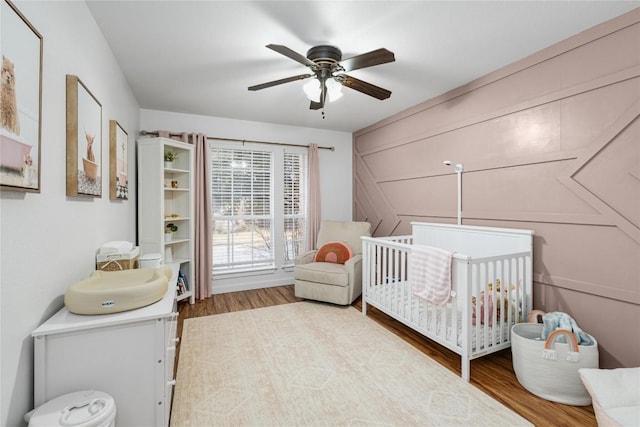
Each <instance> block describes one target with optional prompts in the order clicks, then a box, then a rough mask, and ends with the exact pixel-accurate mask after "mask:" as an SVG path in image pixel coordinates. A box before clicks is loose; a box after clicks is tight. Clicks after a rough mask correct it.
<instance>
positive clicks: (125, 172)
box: [109, 120, 129, 200]
mask: <svg viewBox="0 0 640 427" xmlns="http://www.w3.org/2000/svg"><path fill="white" fill-rule="evenodd" d="M128 145H129V141H128V139H127V132H125V130H124V129H123V128H122V126H120V123H118V122H117V121H115V120H110V121H109V197H110V198H111V200H127V199H128V198H129V167H128V165H127V159H128V156H129V150H128Z"/></svg>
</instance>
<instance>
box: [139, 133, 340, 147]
mask: <svg viewBox="0 0 640 427" xmlns="http://www.w3.org/2000/svg"><path fill="white" fill-rule="evenodd" d="M140 135H153V136H159V133H158V131H153V132H149V131H146V130H142V131H140ZM169 136H170V137H171V136H182V134H181V133H169ZM207 139H217V140H218V141H231V142H242V143H243V144H244V143H245V142H248V143H251V144H269V145H280V146H284V147H308V145H304V144H288V143H286V142H271V141H255V140H252V139H236V138H219V137H217V136H208V137H207ZM318 148H319V149H321V150H331V151H335V150H336V147H333V146H332V147H321V146H318Z"/></svg>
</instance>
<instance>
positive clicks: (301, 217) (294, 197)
mask: <svg viewBox="0 0 640 427" xmlns="http://www.w3.org/2000/svg"><path fill="white" fill-rule="evenodd" d="M306 183H307V155H306V154H295V153H285V154H284V201H283V202H284V265H293V261H294V259H295V257H296V256H297V255H298V254H301V253H302V252H303V251H304V246H305V230H306V228H305V227H306V223H307V221H306V212H307V204H306V202H307V200H306V197H305V196H306V192H305V190H306V187H307V185H306Z"/></svg>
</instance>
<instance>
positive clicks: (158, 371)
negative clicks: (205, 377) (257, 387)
mask: <svg viewBox="0 0 640 427" xmlns="http://www.w3.org/2000/svg"><path fill="white" fill-rule="evenodd" d="M174 272H175V276H176V280H177V269H174ZM169 283H170V285H169V287H168V289H167V293H166V295H165V296H164V297H163V298H162V299H161V300H160V301H158V302H156V303H154V304H152V305H149V306H146V307H142V308H139V309H137V310H131V311H125V312H121V313H114V314H104V315H95V316H83V315H77V314H73V313H70V312H69V311H68V310H67V309H66V308H62V309H61V310H60V311H58V312H57V313H56V314H54V315H53V316H52V317H51V318H50V319H49V320H47V321H46V322H45V323H43V324H42V325H41V326H40V327H38V328H37V329H36V330H35V331H33V332H32V334H31V335H32V336H33V337H34V403H35V405H36V407H37V406H39V405H41V404H43V403H44V402H46V401H48V400H51V399H53V398H55V397H57V396H60V395H63V394H66V393H71V392H75V391H79V390H88V389H94V390H99V391H102V392H105V393H107V394H109V395H111V396H112V397H113V399H114V401H115V404H116V411H117V416H116V425H117V426H157V427H165V426H167V425H169V414H170V410H171V397H172V394H173V385H174V384H175V380H174V379H173V367H174V363H175V349H176V347H175V346H176V343H177V342H178V338H176V324H177V317H178V313H177V310H176V289H175V286H173V285H171V284H172V283H176V281H174V280H173V278H172V279H171V281H170V282H169Z"/></svg>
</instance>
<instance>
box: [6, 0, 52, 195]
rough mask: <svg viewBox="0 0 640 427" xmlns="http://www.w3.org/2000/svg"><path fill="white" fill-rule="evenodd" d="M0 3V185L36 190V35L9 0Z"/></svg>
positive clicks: (38, 102)
mask: <svg viewBox="0 0 640 427" xmlns="http://www.w3.org/2000/svg"><path fill="white" fill-rule="evenodd" d="M0 7H2V14H1V15H0V16H1V17H2V22H1V24H2V25H0V28H1V32H2V34H1V36H0V39H1V40H2V44H1V45H0V50H1V51H2V81H1V83H0V91H1V92H2V94H1V95H0V122H1V123H0V187H1V188H2V189H3V190H15V191H26V192H33V193H39V192H40V187H41V185H40V163H41V162H40V139H41V123H42V120H41V112H42V36H41V35H40V33H38V31H37V30H36V29H35V28H34V27H33V25H31V23H30V22H29V21H28V20H27V18H26V17H25V16H24V15H22V13H20V11H19V10H18V9H17V8H16V6H15V5H14V4H13V3H11V2H10V1H9V0H2V5H0Z"/></svg>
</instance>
